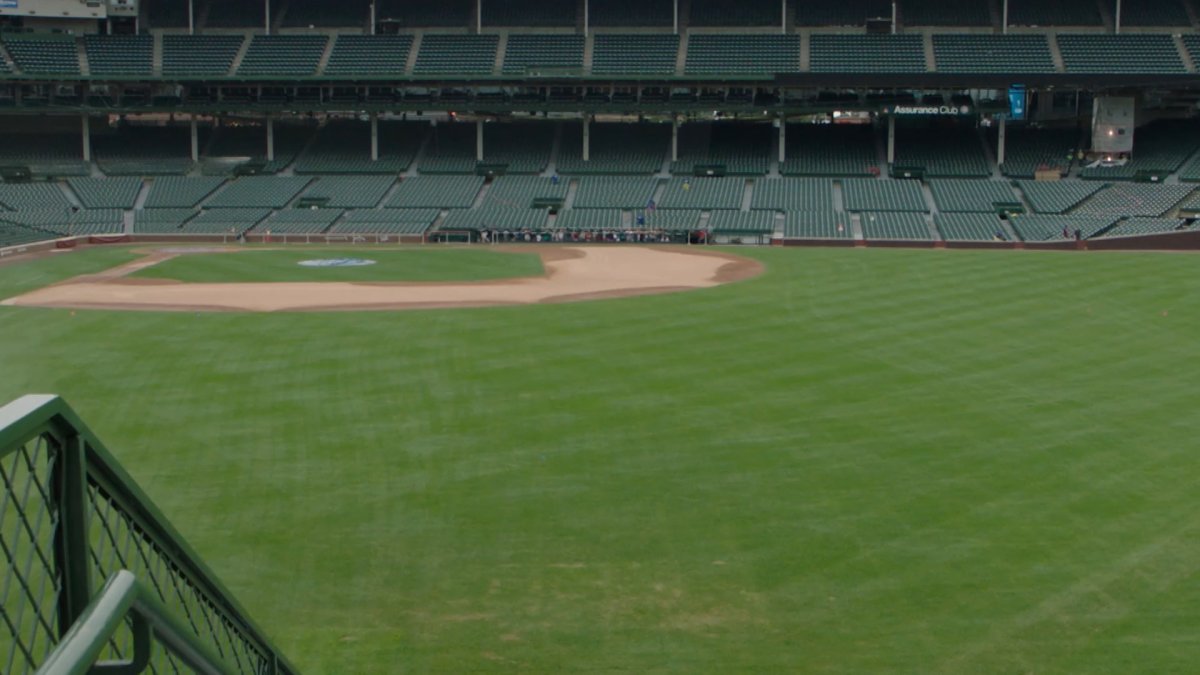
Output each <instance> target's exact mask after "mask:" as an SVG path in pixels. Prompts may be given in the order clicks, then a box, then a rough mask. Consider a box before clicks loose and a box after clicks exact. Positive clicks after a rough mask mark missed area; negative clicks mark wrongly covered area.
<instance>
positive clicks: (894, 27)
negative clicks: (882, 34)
mask: <svg viewBox="0 0 1200 675" xmlns="http://www.w3.org/2000/svg"><path fill="white" fill-rule="evenodd" d="M896 18H897V17H896V0H892V35H895V34H896Z"/></svg>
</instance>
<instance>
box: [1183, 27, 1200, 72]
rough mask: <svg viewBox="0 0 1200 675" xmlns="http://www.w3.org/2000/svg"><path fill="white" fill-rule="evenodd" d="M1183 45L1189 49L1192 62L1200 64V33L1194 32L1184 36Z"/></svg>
mask: <svg viewBox="0 0 1200 675" xmlns="http://www.w3.org/2000/svg"><path fill="white" fill-rule="evenodd" d="M1183 46H1184V48H1185V49H1187V53H1188V56H1190V57H1191V58H1192V63H1194V64H1200V35H1196V34H1194V33H1192V34H1188V35H1184V36H1183Z"/></svg>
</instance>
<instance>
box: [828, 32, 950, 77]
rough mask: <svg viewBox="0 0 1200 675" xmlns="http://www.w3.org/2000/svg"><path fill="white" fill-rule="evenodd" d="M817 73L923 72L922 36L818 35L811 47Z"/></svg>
mask: <svg viewBox="0 0 1200 675" xmlns="http://www.w3.org/2000/svg"><path fill="white" fill-rule="evenodd" d="M810 58H811V62H812V63H811V68H810V69H811V70H812V72H814V73H922V72H925V71H926V70H927V67H926V64H925V46H924V43H923V41H922V39H921V36H920V35H827V34H815V35H813V36H812V42H811V46H810Z"/></svg>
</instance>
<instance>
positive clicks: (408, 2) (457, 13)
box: [375, 0, 475, 28]
mask: <svg viewBox="0 0 1200 675" xmlns="http://www.w3.org/2000/svg"><path fill="white" fill-rule="evenodd" d="M375 6H376V18H377V20H378V21H389V22H390V21H395V22H396V23H397V24H398V25H399V26H401V27H403V28H430V27H438V28H466V27H467V26H468V25H470V24H471V23H472V17H471V14H472V12H473V9H474V7H475V0H438V1H437V2H413V1H412V0H376V4H375Z"/></svg>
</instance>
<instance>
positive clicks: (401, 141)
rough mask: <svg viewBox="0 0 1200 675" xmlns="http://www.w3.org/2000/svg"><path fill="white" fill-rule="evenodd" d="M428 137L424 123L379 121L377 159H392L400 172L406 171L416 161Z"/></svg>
mask: <svg viewBox="0 0 1200 675" xmlns="http://www.w3.org/2000/svg"><path fill="white" fill-rule="evenodd" d="M428 135H429V124H428V123H426V122H404V121H399V120H380V122H379V157H380V158H391V159H394V160H395V161H396V162H397V166H398V167H399V168H400V170H401V171H403V170H406V169H408V167H409V166H410V165H411V164H412V163H413V161H414V160H416V158H417V153H418V152H419V151H420V150H421V145H423V144H424V143H425V138H426V137H427V136H428Z"/></svg>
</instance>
